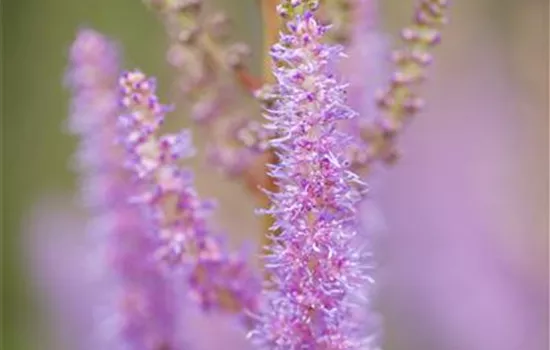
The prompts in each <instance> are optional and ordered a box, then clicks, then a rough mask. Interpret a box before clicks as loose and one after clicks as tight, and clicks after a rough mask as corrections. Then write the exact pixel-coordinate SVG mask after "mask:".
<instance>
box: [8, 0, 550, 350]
mask: <svg viewBox="0 0 550 350" xmlns="http://www.w3.org/2000/svg"><path fill="white" fill-rule="evenodd" d="M58 1H61V0H58ZM119 1H120V2H121V4H122V3H123V2H124V1H125V0H119ZM484 1H485V2H487V3H489V2H490V1H491V0H484ZM242 2H243V3H244V1H242ZM114 3H115V4H114V5H111V6H112V8H111V9H110V8H109V4H107V3H106V4H103V3H99V2H98V5H97V6H99V7H101V8H102V10H101V11H102V16H103V14H104V15H105V16H110V15H109V13H110V12H109V11H115V12H116V11H118V12H116V13H119V14H120V13H124V18H125V20H124V21H120V19H119V20H118V22H117V27H118V28H121V30H122V29H124V30H127V31H128V32H131V33H133V32H135V33H138V32H139V33H141V30H142V28H140V26H141V23H139V21H140V20H141V21H144V23H147V25H146V26H145V25H144V29H143V30H144V31H145V30H148V31H149V32H148V34H147V35H144V36H142V37H141V38H138V36H136V38H137V39H138V40H137V41H132V40H129V41H127V40H126V39H125V36H124V35H113V34H108V33H107V32H108V31H107V30H106V31H105V32H103V31H102V30H100V29H99V28H100V26H99V25H95V23H94V21H83V23H77V24H75V25H72V26H71V29H70V30H71V31H72V32H71V33H72V34H71V35H72V43H71V44H70V45H67V43H65V44H64V45H65V50H66V52H68V61H67V62H64V63H63V64H64V65H65V68H64V69H65V73H64V80H63V82H64V85H63V87H64V88H65V89H66V92H68V93H69V99H70V102H69V104H68V105H69V113H68V116H66V117H65V122H64V130H62V129H60V128H57V129H56V131H55V135H56V137H58V138H63V137H67V136H69V135H70V137H72V138H73V141H76V142H77V146H76V147H74V145H73V146H68V145H66V147H63V149H66V152H65V153H62V154H61V155H60V158H62V159H60V162H58V163H55V162H54V161H53V159H55V157H54V156H52V157H51V159H50V158H48V159H50V160H51V162H50V163H49V164H50V165H49V166H51V167H53V164H57V165H59V164H64V165H59V169H62V170H63V171H64V170H67V171H70V172H71V173H73V174H74V175H75V178H76V179H77V180H76V183H75V186H74V187H75V188H77V190H76V191H74V192H75V193H77V195H76V196H72V197H71V196H67V195H64V194H63V192H62V191H59V190H55V191H50V192H49V193H48V194H47V195H44V194H41V195H40V196H37V197H38V199H37V198H33V199H32V200H31V205H30V206H31V209H30V210H29V209H28V208H27V207H25V208H23V209H22V211H23V212H25V214H24V216H23V228H22V230H23V233H24V234H23V235H22V237H23V238H24V240H22V254H23V255H22V256H23V257H24V258H25V268H26V270H25V271H26V272H27V273H28V275H29V276H30V277H32V279H31V281H32V282H30V283H31V286H33V287H34V288H35V291H36V292H37V293H35V294H36V295H35V299H36V300H37V301H38V302H39V304H40V305H41V308H42V309H40V311H42V312H40V313H36V314H37V315H40V316H39V317H36V319H35V320H34V321H33V322H34V323H33V327H30V326H29V327H28V329H27V330H24V331H21V330H20V329H19V328H17V327H18V326H17V321H16V318H14V321H13V323H11V324H10V325H9V327H12V328H10V329H11V331H10V332H11V335H12V336H13V339H18V337H20V336H19V334H23V335H24V334H26V333H25V332H28V334H29V335H28V336H26V337H22V339H23V338H25V341H19V342H17V341H16V340H13V344H12V345H10V346H11V347H10V346H8V348H10V349H11V348H13V349H32V348H35V347H36V346H38V343H36V342H35V341H33V340H32V339H31V338H33V337H34V334H41V332H47V333H45V334H47V336H46V337H45V340H44V344H41V348H46V349H56V350H64V349H95V350H97V349H109V350H117V349H120V350H184V349H185V350H187V349H189V350H195V349H204V350H217V349H229V350H231V349H239V350H240V349H251V350H253V349H258V350H260V349H265V350H287V349H288V350H382V349H384V350H400V349H403V350H404V349H407V350H416V349H418V350H420V349H422V350H431V349H433V350H544V349H546V348H548V346H549V344H548V328H549V320H548V312H547V311H548V298H547V296H548V270H547V269H546V267H547V266H546V265H545V264H546V261H544V258H545V257H547V253H548V251H547V246H548V241H547V235H545V234H544V233H542V234H541V232H543V231H544V229H545V228H543V227H544V226H545V225H544V224H545V223H546V226H547V224H548V220H547V214H548V208H547V204H548V203H547V202H548V200H547V197H545V198H542V195H541V193H542V191H541V190H542V189H545V190H546V192H548V186H547V185H541V184H540V181H538V180H540V178H541V175H539V174H542V173H543V172H544V171H547V169H545V170H543V171H541V170H540V169H541V162H540V159H542V158H543V156H544V154H543V153H544V151H543V150H540V149H539V148H538V146H540V141H541V140H542V139H543V138H544V137H543V136H541V135H540V130H542V129H544V127H546V129H548V126H547V124H545V121H544V120H543V119H537V118H532V117H530V118H531V119H532V120H531V122H532V124H531V126H525V125H527V124H529V123H528V122H527V121H526V120H520V119H519V118H518V117H517V116H518V115H521V114H522V113H521V112H522V107H523V106H525V102H524V100H525V96H524V95H522V91H523V90H521V89H520V88H519V84H512V83H510V81H511V80H512V79H511V78H509V77H508V76H507V75H506V71H507V70H506V65H505V64H503V60H502V55H501V54H500V53H501V52H500V51H499V50H500V49H498V48H497V45H496V44H495V45H486V43H491V42H492V41H493V38H492V37H491V36H490V35H489V34H484V35H485V36H482V35H481V34H480V35H477V34H478V32H480V30H479V28H478V27H479V23H480V20H479V19H478V18H477V17H476V15H474V13H476V11H477V10H479V9H478V8H477V7H476V5H474V4H473V2H469V1H464V2H463V3H462V2H461V3H460V4H455V3H451V2H450V1H447V0H414V1H410V2H399V4H398V5H396V6H398V7H396V8H398V9H399V10H398V11H397V12H396V13H398V14H399V16H400V15H401V14H405V13H407V16H408V17H407V18H408V20H406V21H407V22H406V24H405V25H404V26H403V27H402V29H401V30H399V31H398V35H393V34H392V33H393V32H394V31H395V30H394V29H388V28H391V27H392V24H391V22H392V21H391V20H389V21H388V22H390V25H386V19H387V16H384V15H383V12H382V6H386V4H385V3H384V2H381V1H377V0H261V1H257V2H254V1H252V0H250V1H249V3H248V4H244V5H243V4H239V5H238V6H237V5H236V3H235V8H234V9H232V8H231V7H232V6H230V5H231V4H230V2H228V1H225V2H221V1H216V0H143V1H142V2H139V1H134V2H133V3H132V4H131V5H128V4H122V5H118V1H115V2H114ZM388 3H391V1H389V0H388ZM503 3H504V2H503ZM529 3H537V1H536V0H532V1H529ZM118 6H122V7H121V8H120V9H119V8H118ZM125 6H129V7H128V9H130V8H133V7H136V8H138V9H136V10H131V11H128V13H126V12H124V10H125ZM502 6H504V5H502ZM508 6H510V5H508ZM525 6H526V7H527V5H525ZM530 6H535V5H530ZM388 7H389V8H390V10H391V5H388ZM135 11H142V13H141V14H139V15H138V14H137V12H135ZM243 11H245V13H246V14H244V15H243V14H242V13H241V12H243ZM525 11H527V10H525ZM115 12H113V13H115ZM134 12H135V15H136V16H141V17H136V18H139V19H136V20H135V21H134V20H133V19H132V16H130V14H134ZM390 12H391V11H390ZM465 14H466V15H465ZM531 15H532V14H531ZM29 16H30V14H29ZM478 16H479V15H478ZM31 17H32V16H31ZM243 17H246V21H245V20H244V19H245V18H243ZM126 18H128V21H126ZM403 18H405V17H403ZM479 18H481V17H479ZM252 19H254V20H252ZM449 19H452V21H450V20H449ZM147 20H149V21H150V22H146V21H147ZM249 20H250V21H249ZM468 20H471V21H472V23H473V24H472V25H470V24H468V22H467V21H468ZM399 21H401V19H400V20H399ZM403 21H405V19H403ZM476 21H477V22H476ZM81 22H82V21H81ZM248 22H250V23H248ZM457 22H458V24H457ZM54 26H55V25H54ZM476 26H478V27H476ZM151 28H157V32H156V33H157V34H154V35H153V34H151V33H155V32H154V29H151ZM244 29H246V30H247V31H248V34H247V35H242V38H241V39H240V38H239V34H242V32H243V30H244ZM63 30H65V29H63ZM67 30H69V29H67ZM111 32H112V31H111ZM75 33H76V34H75ZM255 33H262V38H260V37H257V38H256V37H255ZM149 36H150V37H151V38H152V40H149V39H148V38H149ZM473 37H475V38H476V40H475V42H474V41H471V40H470V39H469V38H473ZM159 38H162V40H160V39H159ZM260 39H261V40H260ZM137 42H139V45H134V44H135V43H137ZM153 42H154V43H156V44H155V45H149V44H150V43H153ZM259 43H260V44H259ZM441 44H443V45H441ZM440 46H442V48H441V49H440V48H439V47H440ZM436 50H437V52H436ZM123 57H129V58H128V59H126V60H124V59H123ZM135 57H140V59H137V60H135V59H134V58H135ZM146 57H156V62H157V63H160V62H162V64H161V66H162V67H164V68H163V69H165V71H164V72H163V71H159V70H158V69H155V68H154V67H151V65H149V64H144V63H143V62H145V61H144V60H143V59H144V58H146ZM57 60H59V61H61V57H58V58H57ZM60 64H61V63H60ZM155 66H157V65H155ZM259 67H261V69H259ZM442 67H443V68H442ZM167 72H168V73H167ZM457 73H459V74H457ZM155 76H156V77H155ZM534 81H538V80H536V79H535V80H534ZM533 84H535V83H533ZM50 85H51V81H49V83H48V86H50ZM433 87H436V88H433ZM60 88H61V87H60ZM537 88H538V89H539V90H541V88H540V86H537ZM537 91H538V90H537ZM546 91H547V90H546ZM546 95H548V93H547V94H546ZM529 96H531V97H532V96H534V95H529ZM536 96H538V95H536ZM545 97H546V98H547V96H545ZM31 101H32V99H31ZM535 102H536V101H535ZM35 103H39V102H38V101H32V103H31V105H34V104H35ZM529 105H530V106H536V105H537V104H536V103H529ZM539 105H540V103H539ZM533 108H534V107H533ZM524 114H525V115H527V114H528V113H524ZM531 114H533V115H535V114H536V112H531ZM534 125H536V126H537V127H534ZM63 132H65V133H63ZM510 140H521V142H524V141H525V140H534V141H530V142H531V143H530V145H532V147H533V149H535V148H534V147H537V148H536V149H537V151H535V152H531V148H529V147H527V148H525V146H518V144H520V143H521V142H520V141H517V142H513V141H510ZM465 141H466V142H465ZM38 146H39V144H36V147H38ZM514 147H516V148H514ZM522 147H523V148H522ZM524 148H525V150H524ZM511 149H513V150H514V151H510V150H511ZM23 152H24V151H23ZM38 152H41V151H38ZM44 152H46V151H44ZM69 153H72V154H73V156H71V157H70V156H68V154H69ZM527 154H528V155H529V156H526V155H527ZM42 156H43V155H42V154H39V155H38V157H36V154H35V155H34V157H36V158H37V159H38V160H37V161H40V159H41V158H43V157H42ZM44 157H47V156H46V155H44ZM57 165H56V167H57ZM512 169H513V170H512ZM516 169H519V170H516ZM522 169H525V170H524V171H522ZM533 174H535V175H533ZM500 175H502V176H500ZM531 177H533V179H534V180H533V181H526V180H528V179H530V178H531ZM535 180H536V181H538V182H536V181H535ZM535 182H536V185H535ZM543 187H544V188H543ZM10 193H11V192H9V194H10ZM545 206H546V212H545ZM16 286H17V285H16ZM12 288H13V290H14V291H15V290H16V288H17V287H12ZM8 291H9V289H8ZM12 293H13V292H12ZM36 296H38V298H36ZM25 317H28V316H27V315H26V313H21V315H20V319H25ZM45 320H46V321H49V320H52V321H53V322H49V324H48V326H47V327H44V325H43V324H44V323H46V324H47V323H48V322H44V321H45ZM6 321H7V322H9V320H6ZM37 325H40V326H41V328H40V327H38V326H37Z"/></svg>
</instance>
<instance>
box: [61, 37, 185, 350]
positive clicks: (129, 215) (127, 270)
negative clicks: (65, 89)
mask: <svg viewBox="0 0 550 350" xmlns="http://www.w3.org/2000/svg"><path fill="white" fill-rule="evenodd" d="M70 58H71V63H70V67H69V72H68V85H69V86H70V88H71V89H72V92H73V101H74V102H73V106H72V115H71V119H70V128H71V130H72V131H73V132H74V133H76V134H78V135H79V136H80V137H81V146H80V147H81V149H80V153H79V154H78V163H79V165H80V168H81V169H82V186H83V187H84V192H83V195H84V201H85V204H86V205H87V206H88V208H89V212H90V214H91V216H92V218H91V220H90V223H89V225H88V228H87V229H88V231H89V234H90V235H91V236H92V237H96V238H98V239H101V240H103V242H101V246H102V247H103V248H104V253H105V256H101V257H100V258H99V259H98V260H100V261H101V260H102V259H105V261H104V262H105V263H106V268H107V271H104V272H102V275H107V276H108V277H109V280H112V283H113V285H112V286H111V289H110V290H111V291H112V294H110V296H109V298H108V299H109V301H108V302H107V305H103V306H104V307H102V308H101V309H103V310H105V313H103V314H102V316H104V317H102V319H101V322H100V323H101V324H108V325H109V327H106V328H108V329H103V328H101V329H98V330H99V331H100V332H101V334H102V335H103V337H104V339H103V341H104V342H105V344H104V346H102V348H108V349H134V350H160V349H170V350H177V349H182V347H181V344H179V342H178V340H177V337H176V334H177V332H176V331H175V329H176V312H177V305H178V304H177V303H176V298H175V295H174V291H173V290H172V288H171V281H170V280H169V279H168V278H167V277H166V276H165V275H164V274H163V273H162V272H161V271H160V270H159V267H158V264H157V263H156V261H154V259H153V254H154V252H155V249H156V246H157V242H156V238H155V237H153V236H151V235H150V234H149V232H147V231H146V227H147V225H146V222H145V221H144V220H142V219H141V218H142V215H141V213H140V212H139V210H138V208H136V207H135V206H134V205H131V204H129V203H128V198H129V197H130V196H132V195H133V194H134V193H135V192H136V191H137V190H138V189H137V188H136V186H135V185H134V183H132V182H131V181H130V180H131V173H130V172H128V171H127V169H125V168H124V166H123V164H124V153H123V151H124V149H123V148H122V147H120V145H118V144H117V143H116V138H117V116H118V114H119V112H120V110H119V103H118V96H119V94H118V88H117V76H118V71H119V67H118V53H117V50H116V48H115V47H114V45H113V44H112V43H111V42H109V41H108V40H107V39H106V38H105V37H104V36H102V35H101V34H99V33H97V32H95V31H93V30H91V29H83V30H81V31H80V32H79V33H78V35H77V37H76V40H75V42H74V43H73V45H72V47H71V51H70ZM132 101H134V100H132ZM126 102H127V103H137V102H131V101H126ZM138 102H141V100H138ZM133 136H134V135H133ZM103 277H106V276H103ZM98 326H99V325H98ZM98 328H99V327H98ZM103 330H106V331H107V332H108V333H109V334H106V333H104V332H103Z"/></svg>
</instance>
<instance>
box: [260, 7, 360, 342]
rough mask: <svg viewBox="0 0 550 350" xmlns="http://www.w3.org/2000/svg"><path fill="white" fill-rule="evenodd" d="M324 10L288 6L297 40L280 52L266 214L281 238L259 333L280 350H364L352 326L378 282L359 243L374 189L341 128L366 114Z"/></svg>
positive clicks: (283, 39) (284, 41)
mask: <svg viewBox="0 0 550 350" xmlns="http://www.w3.org/2000/svg"><path fill="white" fill-rule="evenodd" d="M317 6H318V2H316V1H285V2H283V4H281V5H280V6H279V7H278V10H279V13H280V14H281V16H282V17H283V18H286V19H288V22H287V31H286V32H283V33H281V34H280V40H279V42H278V43H277V44H275V45H274V46H273V47H272V49H271V56H272V58H273V61H274V68H273V72H274V75H275V78H276V81H277V91H278V93H279V97H278V100H277V103H276V104H275V105H274V107H273V108H272V109H271V110H268V111H267V119H268V120H269V123H268V124H267V126H266V127H267V128H269V129H273V130H276V131H277V135H278V137H277V138H275V139H272V140H271V141H270V142H271V146H272V147H273V148H274V149H275V151H276V154H277V157H278V159H279V162H278V164H276V165H272V166H271V170H270V175H271V176H272V177H273V178H275V182H276V184H277V187H278V190H279V191H278V192H277V193H270V194H269V196H270V199H271V201H272V206H271V207H270V208H269V209H267V210H265V211H263V212H264V213H266V214H269V215H272V216H274V218H275V223H274V225H273V226H272V228H271V229H272V230H273V231H277V232H279V233H278V235H277V236H276V237H273V238H272V239H273V240H274V244H273V246H272V247H270V250H271V252H270V254H269V255H268V257H267V258H266V263H265V264H266V266H265V267H266V269H267V270H268V272H269V273H270V274H271V283H272V285H271V286H270V288H269V287H268V288H269V289H271V290H269V291H268V292H266V296H267V299H268V300H267V302H266V304H265V305H264V308H263V309H262V310H261V314H260V316H259V317H260V319H261V322H259V324H258V326H257V328H256V329H255V330H254V331H253V332H252V333H251V337H253V338H254V339H255V340H256V341H258V342H259V343H262V344H264V345H266V346H267V347H268V348H271V349H357V348H360V347H361V346H365V341H366V340H367V339H368V338H367V337H363V336H362V334H361V332H359V330H358V328H359V326H358V325H357V324H356V323H355V322H354V321H353V317H352V313H353V310H354V308H355V307H357V306H356V305H355V304H354V303H353V298H354V297H356V296H357V294H358V293H359V290H360V289H361V286H363V284H364V281H365V280H366V279H367V278H368V276H367V271H366V270H365V269H364V266H362V263H361V261H362V259H361V256H362V252H361V251H360V250H359V249H357V248H355V247H354V243H353V241H354V237H355V235H356V225H357V222H356V218H355V206H356V204H357V202H358V201H359V200H360V198H361V197H362V194H363V193H364V191H365V185H364V183H362V182H361V181H360V179H359V177H358V176H357V175H355V174H354V173H353V172H351V171H350V170H349V167H350V163H349V162H348V161H347V160H346V158H345V150H346V147H347V146H348V145H349V143H350V142H351V139H350V137H349V136H347V135H346V134H344V133H341V132H339V131H338V129H337V124H338V123H339V122H340V121H343V120H350V119H352V118H354V117H355V116H356V113H355V112H354V111H353V110H351V109H350V108H349V107H348V106H347V105H346V101H345V99H346V95H345V89H346V85H344V84H342V83H340V82H339V81H338V79H337V77H336V76H335V75H334V74H333V73H332V71H331V69H332V67H334V62H335V61H336V60H337V59H338V58H339V57H340V56H343V54H342V48H341V47H339V46H331V45H327V44H323V43H322V40H323V37H324V35H325V33H326V32H327V30H328V27H327V26H323V25H321V24H319V23H318V21H317V20H316V19H315V17H314V15H313V11H314V10H315V9H316V8H317Z"/></svg>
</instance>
